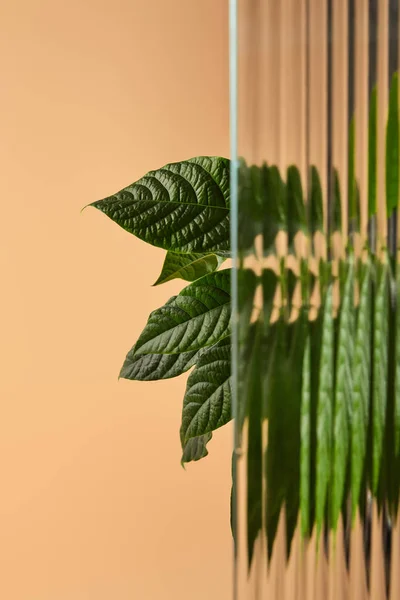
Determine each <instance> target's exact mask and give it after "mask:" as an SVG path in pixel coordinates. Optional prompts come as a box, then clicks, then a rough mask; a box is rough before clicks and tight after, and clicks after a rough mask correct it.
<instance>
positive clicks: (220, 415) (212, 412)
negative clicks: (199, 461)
mask: <svg viewBox="0 0 400 600" xmlns="http://www.w3.org/2000/svg"><path fill="white" fill-rule="evenodd" d="M230 376H231V339H230V337H228V338H225V339H223V340H221V341H220V342H219V343H218V344H216V345H215V346H213V347H212V348H208V349H207V350H206V351H205V352H203V354H202V355H201V357H200V358H199V360H198V362H197V365H196V368H195V369H194V370H193V372H192V373H191V374H190V376H189V379H188V381H187V386H186V392H185V397H184V400H183V409H182V425H181V440H182V445H184V444H185V443H186V442H187V441H188V440H189V439H190V438H194V437H197V436H200V435H204V434H206V433H209V432H211V431H213V430H214V429H217V428H218V427H222V425H225V423H228V421H230V420H231V418H232V414H231V382H230Z"/></svg>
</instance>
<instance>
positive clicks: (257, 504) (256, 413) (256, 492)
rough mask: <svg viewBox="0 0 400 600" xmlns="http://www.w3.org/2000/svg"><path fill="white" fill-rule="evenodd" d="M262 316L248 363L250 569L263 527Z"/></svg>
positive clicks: (248, 536)
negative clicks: (255, 546)
mask: <svg viewBox="0 0 400 600" xmlns="http://www.w3.org/2000/svg"><path fill="white" fill-rule="evenodd" d="M263 326H264V323H263V321H262V318H261V319H259V320H258V321H257V322H256V323H254V326H253V327H254V328H255V330H256V331H255V334H254V336H252V337H253V340H254V341H253V344H252V349H251V356H250V357H249V360H248V361H247V364H246V371H247V376H246V380H245V387H244V390H243V391H244V396H245V398H244V401H245V402H246V405H247V407H248V408H247V418H248V423H249V427H248V432H249V433H248V444H247V551H248V566H249V568H250V566H251V562H252V558H253V552H254V544H255V542H256V539H257V537H258V535H259V533H260V531H261V528H262V507H263V501H262V493H263V464H262V463H263V460H262V457H263V445H262V358H263V356H262V335H263Z"/></svg>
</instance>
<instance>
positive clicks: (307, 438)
mask: <svg viewBox="0 0 400 600" xmlns="http://www.w3.org/2000/svg"><path fill="white" fill-rule="evenodd" d="M322 325H323V311H322V310H320V311H319V313H318V316H317V318H316V319H315V320H314V321H310V322H309V324H308V330H309V331H308V338H307V342H306V346H305V351H304V357H303V368H302V371H303V372H302V376H303V380H302V397H301V413H300V414H301V420H300V430H301V442H300V443H301V447H300V518H301V520H300V524H301V533H302V536H303V538H305V539H308V538H309V537H311V533H312V529H313V525H314V519H315V481H316V447H317V432H316V430H317V405H318V384H319V381H318V380H319V365H320V360H321V343H322Z"/></svg>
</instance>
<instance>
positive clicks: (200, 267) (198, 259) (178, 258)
mask: <svg viewBox="0 0 400 600" xmlns="http://www.w3.org/2000/svg"><path fill="white" fill-rule="evenodd" d="M223 261H224V259H223V258H221V257H220V256H217V255H216V254H179V253H178V252H170V251H169V252H167V255H166V257H165V260H164V264H163V268H162V271H161V274H160V276H159V278H158V279H157V281H156V282H155V283H154V285H160V284H162V283H166V282H167V281H172V280H173V279H184V280H185V281H196V279H200V277H203V276H204V275H208V274H209V273H213V272H214V271H216V270H217V269H218V268H219V267H220V266H221V264H222V263H223Z"/></svg>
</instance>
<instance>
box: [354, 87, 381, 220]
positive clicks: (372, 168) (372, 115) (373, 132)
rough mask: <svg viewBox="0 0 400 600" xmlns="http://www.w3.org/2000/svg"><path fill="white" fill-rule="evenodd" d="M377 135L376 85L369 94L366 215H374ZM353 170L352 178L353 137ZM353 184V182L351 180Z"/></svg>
mask: <svg viewBox="0 0 400 600" xmlns="http://www.w3.org/2000/svg"><path fill="white" fill-rule="evenodd" d="M377 135H378V102H377V91H376V86H375V87H374V88H373V90H372V92H371V96H370V105H369V124H368V217H369V218H371V217H373V216H374V215H376V190H377V187H376V186H377V164H378V159H377ZM353 138H354V121H353ZM352 151H353V155H352V161H353V171H352V176H353V178H354V139H353V148H352ZM353 185H354V182H353Z"/></svg>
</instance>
